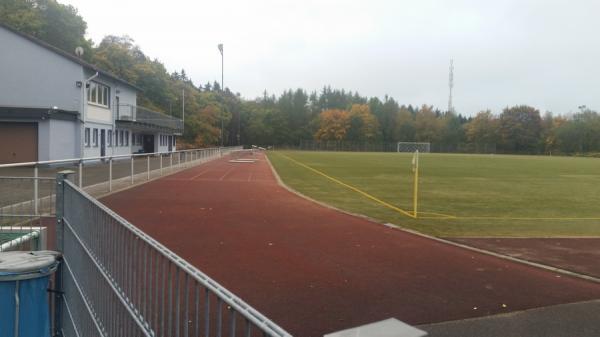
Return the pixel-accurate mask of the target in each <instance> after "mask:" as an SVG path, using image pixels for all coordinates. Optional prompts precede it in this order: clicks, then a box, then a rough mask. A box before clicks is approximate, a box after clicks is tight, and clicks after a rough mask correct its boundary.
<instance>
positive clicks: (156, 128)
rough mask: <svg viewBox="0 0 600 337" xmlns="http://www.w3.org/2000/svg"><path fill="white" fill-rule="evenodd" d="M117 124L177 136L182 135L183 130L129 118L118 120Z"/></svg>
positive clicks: (131, 128)
mask: <svg viewBox="0 0 600 337" xmlns="http://www.w3.org/2000/svg"><path fill="white" fill-rule="evenodd" d="M116 124H117V126H118V127H122V128H127V129H130V130H132V131H135V132H162V133H170V134H173V135H176V136H181V135H182V130H177V129H172V128H167V127H163V126H158V125H155V124H152V123H145V122H140V121H129V120H117V121H116Z"/></svg>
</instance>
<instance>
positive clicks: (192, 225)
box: [102, 155, 600, 336]
mask: <svg viewBox="0 0 600 337" xmlns="http://www.w3.org/2000/svg"><path fill="white" fill-rule="evenodd" d="M257 158H258V159H259V161H257V162H255V163H230V162H229V161H228V159H229V158H224V159H220V160H218V161H214V162H211V163H208V164H205V165H201V166H197V167H195V168H192V169H189V170H186V171H183V172H180V173H177V174H174V175H171V176H168V177H165V178H162V179H159V180H155V181H152V182H150V183H147V184H144V185H141V186H139V187H135V188H132V189H129V190H126V191H123V192H120V193H117V194H113V195H111V196H108V197H106V198H104V199H102V202H104V203H105V204H106V205H108V206H109V207H110V208H112V209H113V210H115V211H116V212H118V213H119V214H121V215H122V216H123V217H125V218H126V219H128V220H129V221H131V222H132V223H133V224H134V225H136V226H138V227H139V228H141V229H142V230H144V231H146V232H147V233H149V234H150V235H151V236H153V237H154V238H156V239H157V240H158V241H160V242H162V243H163V244H164V245H166V246H167V247H169V248H170V249H171V250H173V251H174V252H175V253H177V254H179V255H180V256H181V257H183V258H185V259H187V260H188V261H190V262H191V263H192V264H193V265H195V266H196V267H198V268H199V269H200V270H202V271H203V272H205V273H207V274H208V275H209V276H211V277H212V278H214V279H215V280H217V281H218V282H220V283H221V284H222V285H224V286H225V287H227V288H228V289H229V290H231V291H233V292H234V293H235V294H237V295H238V296H240V297H241V298H242V299H244V300H245V301H247V302H248V303H249V304H251V305H252V306H254V307H255V308H256V309H258V310H259V311H261V312H262V313H264V314H265V315H266V316H267V317H269V318H271V319H272V320H273V321H275V322H276V323H277V324H279V325H280V326H282V327H283V328H284V329H286V330H288V331H289V332H290V333H292V334H294V335H295V336H322V335H323V334H325V333H329V332H333V331H338V330H341V329H345V328H349V327H354V326H358V325H361V324H365V323H369V322H374V321H378V320H382V319H385V318H389V317H396V318H398V319H400V320H402V321H405V322H408V323H410V324H423V323H432V322H441V321H447V320H455V319H461V318H468V317H476V316H484V315H490V314H495V313H501V312H507V311H515V310H522V309H527V308H534V307H541V306H546V305H553V304H559V303H568V302H576V301H583V300H589V299H596V298H600V285H598V284H595V283H592V282H587V281H583V280H580V279H575V278H570V277H566V276H560V275H558V274H555V273H552V272H549V271H545V270H541V269H537V268H533V267H529V266H526V265H522V264H519V263H514V262H510V261H507V260H503V259H500V258H495V257H492V256H488V255H484V254H479V253H476V252H473V251H470V250H466V249H462V248H457V247H455V246H451V245H448V244H444V243H440V242H437V241H434V240H431V239H427V238H424V237H421V236H418V235H414V234H410V233H406V232H403V231H400V230H396V229H390V228H387V227H385V226H382V225H379V224H376V223H373V222H370V221H368V220H365V219H362V218H359V217H354V216H350V215H347V214H343V213H340V212H338V211H335V210H332V209H329V208H326V207H323V206H320V205H318V204H315V203H313V202H310V201H308V200H306V199H304V198H301V197H299V196H297V195H295V194H293V193H291V192H289V191H287V190H286V189H285V188H283V187H281V186H279V185H278V184H277V182H276V180H275V177H274V175H273V173H272V172H271V169H270V166H269V164H268V162H267V161H266V158H265V157H264V156H263V155H257ZM503 304H504V305H505V306H506V307H503Z"/></svg>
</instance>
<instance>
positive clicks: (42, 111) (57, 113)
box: [0, 106, 79, 121]
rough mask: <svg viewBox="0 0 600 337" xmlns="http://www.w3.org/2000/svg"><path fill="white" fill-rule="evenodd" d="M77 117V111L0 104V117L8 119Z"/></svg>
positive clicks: (32, 119) (75, 118)
mask: <svg viewBox="0 0 600 337" xmlns="http://www.w3.org/2000/svg"><path fill="white" fill-rule="evenodd" d="M78 118H79V112H78V111H69V110H62V109H53V108H27V107H4V106H0V119H4V120H6V119H9V120H30V121H36V120H45V119H58V120H66V121H76V120H77V119H78Z"/></svg>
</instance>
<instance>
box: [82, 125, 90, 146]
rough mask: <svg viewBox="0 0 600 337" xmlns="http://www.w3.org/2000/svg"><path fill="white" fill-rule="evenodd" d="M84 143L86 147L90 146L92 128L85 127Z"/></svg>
mask: <svg viewBox="0 0 600 337" xmlns="http://www.w3.org/2000/svg"><path fill="white" fill-rule="evenodd" d="M83 144H84V145H85V146H86V147H90V128H85V136H84V138H83Z"/></svg>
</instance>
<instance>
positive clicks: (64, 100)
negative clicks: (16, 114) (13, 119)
mask: <svg viewBox="0 0 600 337" xmlns="http://www.w3.org/2000/svg"><path fill="white" fill-rule="evenodd" d="M0 46H2V47H1V49H2V52H0V79H1V80H0V105H4V106H21V107H44V108H48V107H53V106H56V107H58V108H60V109H64V110H71V111H80V110H81V100H82V91H81V89H80V88H77V86H76V83H75V82H77V81H82V79H83V67H82V66H81V65H79V64H77V63H75V62H73V61H70V60H68V59H66V58H64V57H62V56H60V55H58V54H56V53H54V52H51V51H50V50H47V49H46V48H43V47H41V46H38V45H37V44H35V43H33V42H31V41H29V40H27V39H24V38H23V37H21V36H18V35H16V34H14V33H13V32H11V31H8V30H6V29H4V28H2V27H0Z"/></svg>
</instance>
